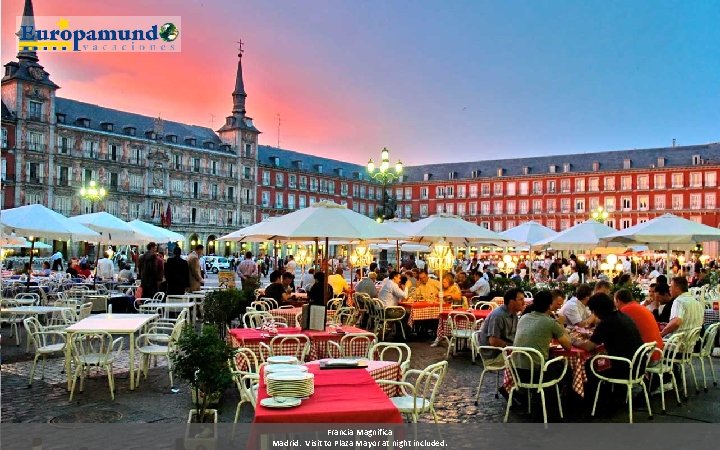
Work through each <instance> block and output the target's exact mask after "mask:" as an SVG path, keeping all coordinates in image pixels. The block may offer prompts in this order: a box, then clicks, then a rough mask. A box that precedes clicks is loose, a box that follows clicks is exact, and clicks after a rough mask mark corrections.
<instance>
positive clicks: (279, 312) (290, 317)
mask: <svg viewBox="0 0 720 450" xmlns="http://www.w3.org/2000/svg"><path fill="white" fill-rule="evenodd" d="M336 312H337V311H336V310H334V309H328V310H326V313H325V315H326V316H327V318H328V320H330V319H331V318H333V317H335V313H336ZM300 313H302V307H301V306H297V307H294V308H280V309H271V310H270V314H272V315H273V316H275V317H281V318H283V319H285V320H286V321H287V324H288V326H295V316H297V315H298V314H300Z"/></svg>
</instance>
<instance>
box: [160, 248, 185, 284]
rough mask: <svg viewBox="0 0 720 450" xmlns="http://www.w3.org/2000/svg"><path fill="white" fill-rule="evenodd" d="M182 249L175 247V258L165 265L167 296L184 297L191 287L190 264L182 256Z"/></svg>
mask: <svg viewBox="0 0 720 450" xmlns="http://www.w3.org/2000/svg"><path fill="white" fill-rule="evenodd" d="M181 254H182V249H181V248H180V247H179V246H175V248H174V249H173V257H172V258H170V259H168V260H167V262H166V263H165V281H166V282H167V295H182V294H184V293H185V289H187V288H188V287H190V270H189V268H188V263H187V261H185V260H184V259H182V257H181V256H180V255H181Z"/></svg>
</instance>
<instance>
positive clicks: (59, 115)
mask: <svg viewBox="0 0 720 450" xmlns="http://www.w3.org/2000/svg"><path fill="white" fill-rule="evenodd" d="M55 118H56V119H57V123H65V118H66V115H65V114H64V113H56V114H55Z"/></svg>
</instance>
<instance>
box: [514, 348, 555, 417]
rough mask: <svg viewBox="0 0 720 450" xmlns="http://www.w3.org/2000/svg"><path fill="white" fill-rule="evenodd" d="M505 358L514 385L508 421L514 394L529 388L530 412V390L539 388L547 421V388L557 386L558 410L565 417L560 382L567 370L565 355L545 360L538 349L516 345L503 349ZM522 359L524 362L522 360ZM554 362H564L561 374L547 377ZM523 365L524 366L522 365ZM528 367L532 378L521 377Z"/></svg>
mask: <svg viewBox="0 0 720 450" xmlns="http://www.w3.org/2000/svg"><path fill="white" fill-rule="evenodd" d="M503 359H505V365H506V366H507V367H508V368H509V369H510V375H511V377H512V381H513V386H512V387H511V388H510V392H509V396H508V402H507V406H506V407H505V419H504V422H507V420H508V415H509V414H510V405H511V404H512V398H513V394H514V393H515V391H516V390H518V389H523V388H524V389H527V393H528V412H530V392H531V390H537V392H539V393H540V402H541V404H542V409H543V423H547V408H546V407H545V388H548V387H553V386H554V387H555V394H556V395H557V401H558V410H559V412H560V417H561V418H562V417H563V410H562V400H560V389H559V388H558V384H559V383H560V380H562V379H563V377H564V376H565V372H566V371H567V366H568V361H567V358H565V357H564V356H558V357H556V358H553V359H550V360H548V361H545V357H544V356H543V354H542V353H540V352H539V351H538V350H536V349H534V348H530V347H514V346H509V347H505V348H504V349H503ZM521 361H522V362H521ZM553 364H562V372H561V373H560V376H558V377H555V378H550V379H546V378H545V374H546V372H547V370H548V368H549V367H550V366H552V365H553ZM521 366H522V367H521ZM526 367H529V369H526V370H527V372H523V373H529V375H530V378H529V380H528V379H524V378H523V377H521V375H520V374H521V372H520V371H519V370H518V369H520V370H523V369H525V368H526Z"/></svg>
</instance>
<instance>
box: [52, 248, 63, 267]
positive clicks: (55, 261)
mask: <svg viewBox="0 0 720 450" xmlns="http://www.w3.org/2000/svg"><path fill="white" fill-rule="evenodd" d="M50 259H51V260H52V270H54V271H56V272H57V271H62V270H63V265H62V262H63V254H62V252H61V251H60V250H58V251H57V252H55V254H54V255H52V257H51V258H50Z"/></svg>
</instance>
